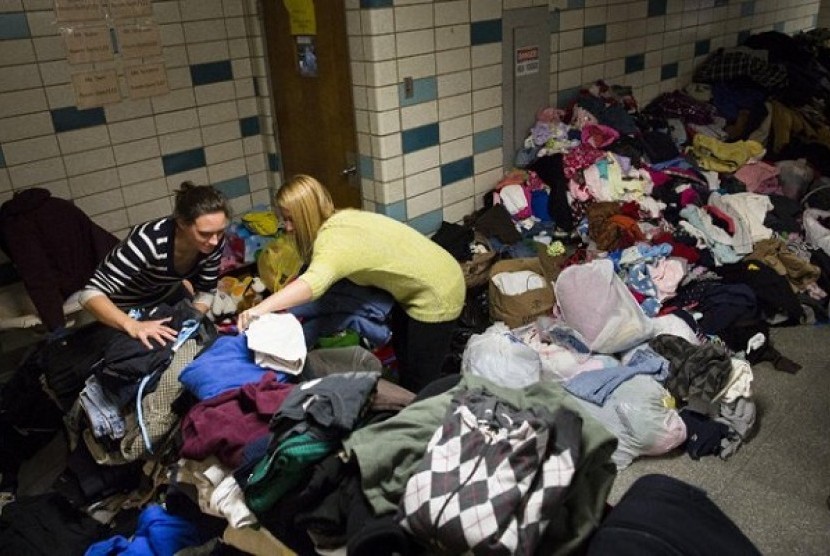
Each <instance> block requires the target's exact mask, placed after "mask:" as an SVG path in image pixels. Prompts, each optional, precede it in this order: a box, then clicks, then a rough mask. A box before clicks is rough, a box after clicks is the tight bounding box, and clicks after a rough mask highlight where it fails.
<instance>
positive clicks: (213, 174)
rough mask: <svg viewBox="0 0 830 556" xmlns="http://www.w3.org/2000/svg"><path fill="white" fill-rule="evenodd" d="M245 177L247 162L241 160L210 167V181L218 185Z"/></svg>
mask: <svg viewBox="0 0 830 556" xmlns="http://www.w3.org/2000/svg"><path fill="white" fill-rule="evenodd" d="M244 175H245V160H244V159H241V158H239V159H236V160H229V161H228V162H222V163H221V164H214V165H211V166H208V179H209V180H210V183H218V182H220V181H224V180H229V179H232V178H238V177H240V176H244Z"/></svg>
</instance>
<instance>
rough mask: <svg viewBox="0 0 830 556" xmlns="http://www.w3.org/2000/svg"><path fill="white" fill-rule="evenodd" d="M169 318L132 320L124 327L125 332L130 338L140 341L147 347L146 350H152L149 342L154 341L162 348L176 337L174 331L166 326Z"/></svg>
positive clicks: (176, 333)
mask: <svg viewBox="0 0 830 556" xmlns="http://www.w3.org/2000/svg"><path fill="white" fill-rule="evenodd" d="M171 318H172V317H167V318H166V319H161V320H133V321H132V322H130V323H128V324H127V326H126V327H125V328H126V332H127V334H129V335H130V337H132V338H135V339H136V340H140V341H141V343H142V344H144V345H145V346H147V349H153V344H152V343H151V342H150V340H155V341H156V342H158V345H159V346H164V345H165V344H167V342H172V341H173V340H175V339H176V336H177V335H178V332H177V331H176V330H174V329H172V328H170V327H169V326H167V325H166V324H167V323H168V322H170V319H171Z"/></svg>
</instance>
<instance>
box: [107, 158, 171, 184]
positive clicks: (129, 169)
mask: <svg viewBox="0 0 830 556" xmlns="http://www.w3.org/2000/svg"><path fill="white" fill-rule="evenodd" d="M162 177H164V168H163V167H162V165H161V159H160V158H152V159H150V160H142V161H141V162H133V163H131V164H125V165H124V166H119V167H118V179H119V180H121V184H122V185H128V184H131V183H138V182H142V181H147V180H152V179H155V178H162Z"/></svg>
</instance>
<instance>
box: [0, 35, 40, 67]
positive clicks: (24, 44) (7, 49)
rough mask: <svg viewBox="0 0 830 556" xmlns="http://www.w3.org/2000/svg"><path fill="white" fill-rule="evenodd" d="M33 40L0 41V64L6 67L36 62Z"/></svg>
mask: <svg viewBox="0 0 830 556" xmlns="http://www.w3.org/2000/svg"><path fill="white" fill-rule="evenodd" d="M33 43H34V41H32V39H8V40H4V41H0V64H2V65H4V66H6V65H8V66H11V65H16V64H30V63H32V62H34V61H35V59H36V58H35V48H34V44H33Z"/></svg>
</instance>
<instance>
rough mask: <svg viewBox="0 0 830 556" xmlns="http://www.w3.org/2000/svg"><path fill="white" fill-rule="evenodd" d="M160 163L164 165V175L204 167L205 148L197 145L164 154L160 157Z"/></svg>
mask: <svg viewBox="0 0 830 556" xmlns="http://www.w3.org/2000/svg"><path fill="white" fill-rule="evenodd" d="M161 165H162V166H163V167H164V175H165V176H172V175H173V174H180V173H181V172H187V171H188V170H195V169H196V168H204V167H205V166H206V162H205V149H204V148H203V147H199V148H198V149H190V150H187V151H181V152H177V153H171V154H166V155H164V156H162V157H161Z"/></svg>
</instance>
